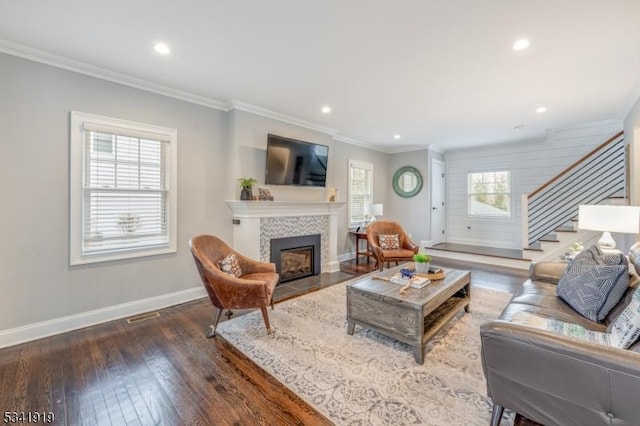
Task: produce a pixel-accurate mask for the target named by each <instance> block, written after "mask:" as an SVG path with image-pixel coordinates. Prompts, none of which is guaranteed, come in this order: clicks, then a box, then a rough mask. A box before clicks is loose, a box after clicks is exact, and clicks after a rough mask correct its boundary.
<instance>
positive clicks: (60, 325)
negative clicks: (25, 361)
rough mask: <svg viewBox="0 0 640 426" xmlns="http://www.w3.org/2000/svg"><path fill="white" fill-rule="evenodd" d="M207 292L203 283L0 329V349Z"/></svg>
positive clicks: (177, 301)
mask: <svg viewBox="0 0 640 426" xmlns="http://www.w3.org/2000/svg"><path fill="white" fill-rule="evenodd" d="M206 295H207V292H206V290H205V288H204V287H203V286H199V287H194V288H190V289H188V290H182V291H177V292H175V293H169V294H163V295H161V296H155V297H150V298H148V299H141V300H136V301H134V302H128V303H123V304H120V305H115V306H109V307H106V308H101V309H96V310H93V311H88V312H82V313H79V314H74V315H69V316H66V317H61V318H55V319H52V320H47V321H42V322H38V323H35V324H29V325H25V326H22V327H16V328H11V329H8V330H2V331H0V348H5V347H7V346H14V345H18V344H20V343H25V342H29V341H32V340H36V339H41V338H43V337H49V336H53V335H55V334H60V333H65V332H67V331H72V330H77V329H79V328H84V327H88V326H90V325H95V324H100V323H103V322H107V321H113V320H116V319H120V318H126V317H129V316H132V315H137V314H141V313H144V312H149V311H153V310H156V309H163V308H166V307H169V306H173V305H179V304H181V303H185V302H190V301H192V300H195V299H200V298H201V297H205V296H206Z"/></svg>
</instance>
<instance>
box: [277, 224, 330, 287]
mask: <svg viewBox="0 0 640 426" xmlns="http://www.w3.org/2000/svg"><path fill="white" fill-rule="evenodd" d="M271 262H273V263H275V264H276V271H277V272H278V274H280V281H279V283H283V282H287V281H293V280H297V279H300V278H304V277H309V276H312V275H318V274H319V273H320V234H315V235H303V236H300V237H286V238H273V239H272V240H271Z"/></svg>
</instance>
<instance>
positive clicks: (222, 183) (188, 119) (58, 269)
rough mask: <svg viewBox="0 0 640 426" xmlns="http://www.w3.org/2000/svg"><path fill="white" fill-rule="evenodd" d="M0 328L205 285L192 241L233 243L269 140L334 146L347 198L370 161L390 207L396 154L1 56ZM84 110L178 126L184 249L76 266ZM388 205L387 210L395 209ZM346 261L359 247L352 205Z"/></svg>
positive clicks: (288, 196)
mask: <svg viewBox="0 0 640 426" xmlns="http://www.w3.org/2000/svg"><path fill="white" fill-rule="evenodd" d="M0 70H1V74H2V77H3V78H2V80H1V81H0V94H1V96H0V128H2V130H3V132H2V143H1V144H0V155H1V158H2V167H0V178H2V179H3V181H4V182H5V183H6V185H5V191H4V192H5V196H4V197H3V199H4V200H5V202H4V203H3V205H4V208H3V209H1V210H0V223H2V235H3V238H2V242H0V259H2V268H0V290H2V292H3V294H5V295H6V296H7V297H5V298H3V302H2V309H0V331H1V330H10V329H15V328H17V327H20V326H25V325H29V324H35V323H39V322H42V321H47V320H54V319H60V318H63V317H68V316H72V315H75V314H82V313H86V312H90V311H95V310H99V309H102V308H109V307H113V306H116V305H121V304H126V303H130V302H136V301H139V300H143V299H148V298H153V297H156V296H163V295H167V294H171V293H174V292H179V291H182V290H189V289H194V288H199V289H201V285H202V284H201V282H200V279H199V277H198V275H197V272H196V269H195V267H194V264H193V260H192V258H191V254H190V252H189V250H188V240H189V238H191V237H192V236H194V235H197V234H201V233H211V234H215V235H218V236H220V237H221V238H223V239H224V240H227V241H231V240H232V226H230V224H231V219H232V215H231V211H230V209H229V208H228V206H227V205H226V203H225V200H228V199H238V198H239V192H240V187H239V184H238V181H237V178H239V177H250V176H253V177H256V178H257V179H258V182H259V184H263V183H264V165H265V154H266V140H267V136H266V135H267V134H268V133H276V134H279V135H283V136H288V137H293V138H297V139H302V140H307V141H311V142H317V143H321V144H325V145H329V147H330V148H329V152H330V163H329V174H328V179H327V188H330V187H337V188H338V189H339V190H340V201H343V202H346V201H347V197H348V191H347V171H348V163H347V159H349V158H352V159H357V160H362V161H370V162H372V163H373V164H374V171H375V174H374V199H375V200H376V201H379V202H382V203H385V204H387V200H386V194H387V192H386V189H387V168H388V164H387V163H388V158H389V155H388V154H384V153H380V152H377V151H373V150H370V149H366V148H361V147H358V146H354V145H348V144H345V143H342V142H338V141H334V140H333V139H332V137H331V136H330V135H327V134H325V133H321V132H317V131H313V130H309V129H306V128H302V127H299V126H295V125H292V124H287V123H283V122H281V121H278V120H272V119H269V118H266V117H262V116H257V115H254V114H251V113H248V112H244V111H239V110H232V111H231V112H228V113H227V112H222V111H219V110H216V109H213V108H208V107H204V106H198V105H195V104H191V103H189V102H184V101H180V100H176V99H173V98H169V97H166V96H162V95H158V94H153V93H149V92H146V91H143V90H138V89H135V88H131V87H128V86H124V85H120V84H117V83H112V82H108V81H104V80H101V79H97V78H94V77H89V76H86V75H82V74H78V73H74V72H71V71H66V70H62V69H59V68H55V67H51V66H48V65H43V64H40V63H36V62H32V61H28V60H24V59H20V58H17V57H14V56H10V55H5V54H0ZM72 110H75V111H82V112H88V113H92V114H99V115H105V116H110V117H115V118H120V119H125V120H130V121H136V122H143V123H149V124H154V125H159V126H163V127H170V128H176V129H177V130H178V191H179V192H178V253H177V254H174V255H163V256H152V257H145V258H139V259H133V260H126V261H114V262H107V263H100V264H93V265H86V266H79V267H69V266H68V257H69V254H68V253H69V249H68V246H69V237H68V235H69V188H68V186H69V183H68V182H69V170H68V168H69V112H70V111H72ZM327 188H295V187H271V189H272V192H273V194H274V196H275V198H276V200H326V199H327ZM387 205H388V204H387ZM338 241H339V245H338V254H339V255H342V256H340V257H341V258H348V257H349V255H350V254H351V253H352V252H353V243H352V241H351V239H350V237H349V235H348V229H347V207H346V205H345V207H344V208H343V209H342V211H341V213H340V215H339V235H338Z"/></svg>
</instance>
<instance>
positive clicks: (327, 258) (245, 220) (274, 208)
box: [226, 200, 346, 272]
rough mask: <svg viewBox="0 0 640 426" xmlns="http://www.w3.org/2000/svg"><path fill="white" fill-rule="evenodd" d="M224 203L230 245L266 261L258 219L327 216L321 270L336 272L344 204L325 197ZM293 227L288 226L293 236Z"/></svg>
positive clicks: (337, 269)
mask: <svg viewBox="0 0 640 426" xmlns="http://www.w3.org/2000/svg"><path fill="white" fill-rule="evenodd" d="M226 203H227V205H228V206H229V208H230V209H231V211H232V212H233V219H234V221H238V222H239V223H235V224H234V225H233V247H234V249H236V250H237V251H239V252H240V253H242V254H245V255H247V256H249V257H252V258H254V259H260V260H263V261H269V259H265V258H264V250H263V251H262V253H261V236H262V235H263V233H264V229H261V225H260V224H261V219H263V218H274V217H282V218H287V217H302V216H320V217H323V218H324V217H328V221H329V229H328V232H327V241H326V248H327V251H326V253H325V254H323V256H324V260H323V263H324V264H323V265H321V272H336V271H339V270H340V264H339V262H338V216H337V215H338V211H339V210H340V209H341V208H342V207H343V206H344V205H345V204H346V203H341V202H329V201H238V200H227V201H226ZM295 235H297V234H296V230H291V235H286V236H295Z"/></svg>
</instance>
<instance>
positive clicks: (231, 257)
mask: <svg viewBox="0 0 640 426" xmlns="http://www.w3.org/2000/svg"><path fill="white" fill-rule="evenodd" d="M218 266H220V269H221V270H222V272H226V273H227V274H229V275H232V276H234V277H236V278H240V277H241V276H242V269H240V262H238V258H237V257H236V255H235V254H233V253H230V254H228V255H227V257H225V258H224V259H222V260H221V261H220V262H218Z"/></svg>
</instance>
